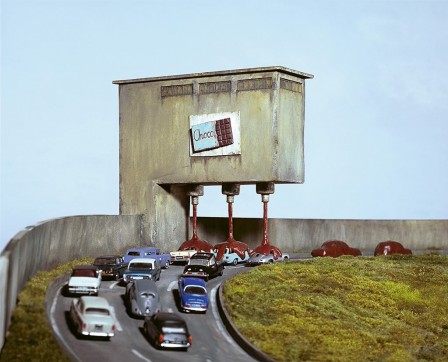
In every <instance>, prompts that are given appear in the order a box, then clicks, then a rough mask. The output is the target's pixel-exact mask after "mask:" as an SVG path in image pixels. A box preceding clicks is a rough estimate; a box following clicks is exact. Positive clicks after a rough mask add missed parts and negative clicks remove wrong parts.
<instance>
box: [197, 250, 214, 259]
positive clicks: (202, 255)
mask: <svg viewBox="0 0 448 362" xmlns="http://www.w3.org/2000/svg"><path fill="white" fill-rule="evenodd" d="M214 255H215V254H213V253H204V252H202V251H198V252H196V254H193V255H192V256H191V259H210V258H211V257H213V256H214Z"/></svg>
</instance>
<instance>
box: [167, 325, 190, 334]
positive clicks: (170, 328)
mask: <svg viewBox="0 0 448 362" xmlns="http://www.w3.org/2000/svg"><path fill="white" fill-rule="evenodd" d="M162 332H163V333H187V331H186V330H185V328H183V327H181V326H163V327H162Z"/></svg>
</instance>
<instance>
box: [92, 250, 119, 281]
mask: <svg viewBox="0 0 448 362" xmlns="http://www.w3.org/2000/svg"><path fill="white" fill-rule="evenodd" d="M93 265H95V266H96V267H98V269H100V270H101V272H102V277H103V278H104V277H110V278H113V279H115V280H118V279H120V278H122V277H123V272H124V271H125V270H126V267H127V263H125V262H124V260H123V257H122V256H120V255H104V256H99V257H97V258H95V260H94V261H93Z"/></svg>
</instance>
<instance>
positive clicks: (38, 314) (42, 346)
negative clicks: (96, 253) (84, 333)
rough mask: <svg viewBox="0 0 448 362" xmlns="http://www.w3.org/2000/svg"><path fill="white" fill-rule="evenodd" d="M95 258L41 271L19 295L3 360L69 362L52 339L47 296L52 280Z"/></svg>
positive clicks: (2, 356)
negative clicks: (47, 315) (47, 313)
mask: <svg viewBox="0 0 448 362" xmlns="http://www.w3.org/2000/svg"><path fill="white" fill-rule="evenodd" d="M92 262H93V259H92V258H83V259H77V260H73V261H71V262H69V263H66V264H63V265H59V266H58V267H56V268H55V269H53V270H51V271H43V272H39V273H37V274H36V275H34V276H33V278H31V279H30V280H29V281H28V283H27V285H26V287H25V288H24V289H23V291H22V292H21V293H20V294H19V297H18V303H17V306H16V308H15V309H14V312H13V314H12V317H11V326H10V327H9V330H8V334H7V336H6V340H5V344H4V346H3V349H2V351H1V354H0V361H8V362H9V361H47V362H53V361H55V362H59V361H69V359H68V357H67V356H65V355H64V353H63V351H62V350H61V349H60V347H59V345H58V343H57V342H56V340H55V339H54V337H53V333H52V330H51V327H50V325H49V324H48V321H47V317H46V310H45V294H46V291H47V288H48V286H49V285H50V283H51V281H53V279H55V278H57V277H58V276H60V275H63V274H64V273H66V272H69V271H70V270H71V269H72V268H73V266H75V265H79V264H90V263H92Z"/></svg>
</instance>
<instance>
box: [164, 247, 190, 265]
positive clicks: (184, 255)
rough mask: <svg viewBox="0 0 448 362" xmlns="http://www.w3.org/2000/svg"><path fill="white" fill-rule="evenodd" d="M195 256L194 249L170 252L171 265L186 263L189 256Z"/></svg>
mask: <svg viewBox="0 0 448 362" xmlns="http://www.w3.org/2000/svg"><path fill="white" fill-rule="evenodd" d="M194 254H196V249H189V250H177V251H172V252H170V255H171V264H174V263H184V264H185V263H188V261H189V260H190V258H191V256H192V255H194Z"/></svg>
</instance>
